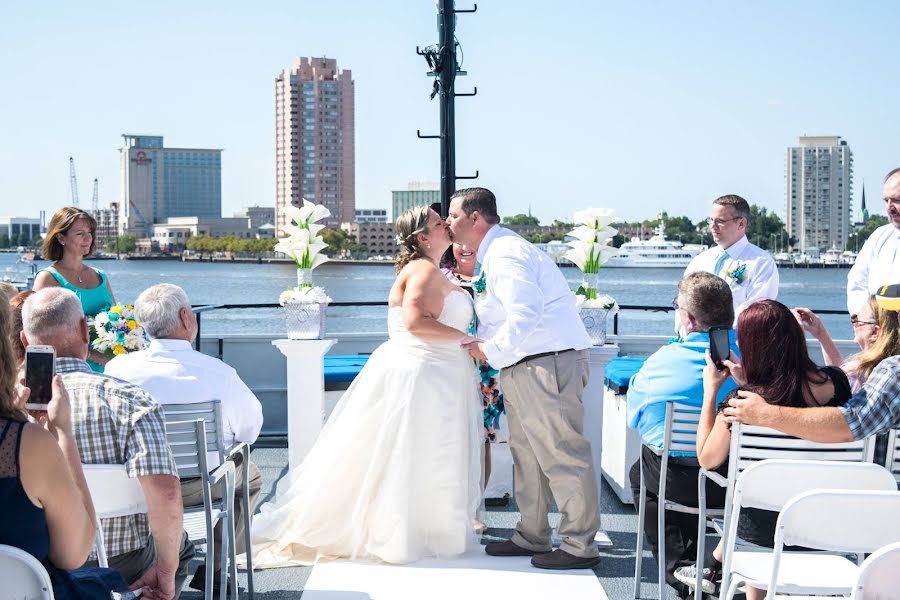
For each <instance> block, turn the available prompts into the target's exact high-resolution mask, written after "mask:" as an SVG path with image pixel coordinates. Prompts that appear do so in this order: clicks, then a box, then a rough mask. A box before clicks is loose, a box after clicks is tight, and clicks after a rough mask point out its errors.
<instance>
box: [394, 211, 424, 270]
mask: <svg viewBox="0 0 900 600" xmlns="http://www.w3.org/2000/svg"><path fill="white" fill-rule="evenodd" d="M430 215H431V208H430V207H428V206H417V207H415V208H411V209H409V210H408V211H406V212H405V213H403V214H402V215H400V216H399V217H398V218H397V222H396V223H394V231H395V232H396V233H397V245H398V246H399V247H400V251H399V253H398V254H397V260H396V262H395V268H396V271H397V273H399V272H400V270H401V269H403V267H405V266H406V265H408V264H409V263H410V261H413V260H416V259H417V258H423V257H424V256H425V253H424V252H423V251H422V247H421V246H420V245H419V239H418V237H416V236H418V235H419V234H420V233H428V217H429V216H430Z"/></svg>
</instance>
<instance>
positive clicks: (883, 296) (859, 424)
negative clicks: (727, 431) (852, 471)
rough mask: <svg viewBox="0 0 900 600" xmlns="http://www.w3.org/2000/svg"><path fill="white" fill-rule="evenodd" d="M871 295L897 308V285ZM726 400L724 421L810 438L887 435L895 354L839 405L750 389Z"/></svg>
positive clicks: (897, 399) (897, 375) (893, 421)
mask: <svg viewBox="0 0 900 600" xmlns="http://www.w3.org/2000/svg"><path fill="white" fill-rule="evenodd" d="M876 299H877V300H878V305H879V306H880V307H881V308H883V309H885V310H890V311H894V312H896V311H898V310H900V284H894V285H886V286H883V287H882V288H881V289H879V290H878V293H877V294H876ZM728 403H729V406H728V407H727V408H726V409H725V410H724V414H725V418H726V420H728V421H740V422H741V423H747V424H748V425H760V426H763V427H771V428H772V429H777V430H779V431H783V432H784V433H787V434H789V435H793V436H795V437H799V438H803V439H806V440H812V441H814V442H849V441H852V440H861V439H864V438H867V437H869V436H870V435H876V434H880V433H888V432H889V431H890V430H891V429H894V428H897V427H900V355H894V356H889V357H887V358H885V359H884V360H882V361H881V362H880V363H878V366H876V367H875V368H874V369H872V373H871V375H869V378H868V379H867V380H866V383H865V384H864V385H863V387H862V389H861V390H860V391H859V392H857V393H855V394H854V395H853V397H852V398H850V400H848V401H847V403H846V404H844V405H843V406H840V407H833V406H823V407H818V408H796V407H793V406H779V405H776V404H772V403H770V402H768V401H767V399H766V398H765V397H763V396H762V395H760V394H758V393H755V392H751V391H741V392H739V393H738V397H737V398H732V399H730V400H729V402H728Z"/></svg>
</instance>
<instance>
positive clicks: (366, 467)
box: [252, 291, 484, 567]
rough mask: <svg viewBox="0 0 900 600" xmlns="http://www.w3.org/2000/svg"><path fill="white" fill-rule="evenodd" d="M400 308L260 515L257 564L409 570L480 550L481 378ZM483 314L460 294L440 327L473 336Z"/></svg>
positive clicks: (450, 300)
mask: <svg viewBox="0 0 900 600" xmlns="http://www.w3.org/2000/svg"><path fill="white" fill-rule="evenodd" d="M401 312H402V311H401V308H400V307H392V308H390V309H388V331H389V336H390V337H389V340H388V341H387V342H385V343H384V344H382V345H381V346H380V347H379V348H378V349H377V350H376V351H375V352H374V353H373V354H372V356H371V357H370V358H369V360H368V361H367V363H366V366H365V367H364V368H363V370H362V371H361V372H360V374H359V375H358V376H357V378H356V380H355V381H354V382H353V384H352V385H351V386H350V388H349V389H348V390H347V391H346V393H345V394H344V396H343V398H342V399H341V401H340V402H339V403H338V404H337V406H336V407H335V409H334V412H333V413H332V415H331V417H330V418H329V420H328V422H327V423H326V425H325V427H324V428H323V430H322V432H321V434H320V435H319V438H318V439H317V440H316V443H315V445H314V446H313V448H312V449H311V450H310V452H309V454H308V455H307V456H306V458H305V459H304V460H303V462H302V463H301V464H300V466H299V467H297V468H296V469H294V470H293V471H292V472H290V473H288V474H287V475H286V476H285V477H284V478H283V479H282V480H281V481H280V482H279V484H278V487H277V492H276V495H275V499H274V500H273V501H272V502H270V503H268V504H266V505H264V506H263V507H262V508H261V513H260V514H259V515H257V517H256V518H255V519H254V521H253V531H252V545H253V553H254V554H253V564H254V566H255V567H257V566H258V567H277V566H288V565H303V564H312V563H313V562H315V561H316V560H317V559H318V558H334V557H348V558H375V559H380V560H383V561H385V562H389V563H406V562H411V561H414V560H418V559H420V558H423V557H432V556H434V557H449V556H454V555H458V554H461V553H463V552H464V551H465V550H466V548H467V546H469V545H472V544H477V538H475V537H474V535H473V533H472V519H473V517H474V516H475V514H476V511H477V509H478V506H479V504H480V501H481V460H482V454H481V453H482V447H483V440H482V436H483V429H484V428H483V425H482V407H481V396H480V394H479V392H478V375H477V371H476V368H475V365H474V363H473V361H472V359H471V358H470V357H469V355H468V354H467V353H466V352H465V351H464V350H463V349H462V348H461V347H460V346H459V344H458V343H456V342H453V343H435V342H425V341H423V340H421V339H419V338H417V337H415V336H413V335H412V334H410V333H409V332H408V331H407V330H406V328H405V327H404V325H403V319H402V315H401ZM472 315H473V309H472V302H471V300H470V298H469V296H468V294H466V293H465V292H462V291H453V292H450V293H449V294H448V295H447V296H446V297H445V299H444V307H443V310H442V311H441V314H440V317H439V319H438V320H439V321H440V322H441V323H444V324H445V325H449V326H451V327H454V328H456V329H459V330H461V331H466V329H467V327H468V325H469V322H470V321H471V319H472ZM288 368H290V365H289V366H288Z"/></svg>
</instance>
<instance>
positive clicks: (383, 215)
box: [353, 208, 388, 223]
mask: <svg viewBox="0 0 900 600" xmlns="http://www.w3.org/2000/svg"><path fill="white" fill-rule="evenodd" d="M353 222H354V223H387V222H388V211H387V209H386V208H357V209H356V216H355V217H354V219H353Z"/></svg>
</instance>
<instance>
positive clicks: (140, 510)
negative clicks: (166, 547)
mask: <svg viewBox="0 0 900 600" xmlns="http://www.w3.org/2000/svg"><path fill="white" fill-rule="evenodd" d="M82 468H83V469H84V478H85V480H87V485H88V490H90V492H91V499H92V500H93V502H94V511H95V512H96V513H97V529H96V531H95V532H94V550H95V551H96V553H97V564H99V565H100V566H101V567H104V568H107V567H109V558H108V557H107V555H106V545H105V544H104V542H103V526H102V525H101V519H112V518H114V517H126V516H128V515H138V514H145V513H146V512H147V501H146V499H145V498H144V489H143V488H142V487H141V484H140V482H139V481H138V480H137V479H134V478H131V477H129V476H128V473H127V472H126V471H125V465H82Z"/></svg>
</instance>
